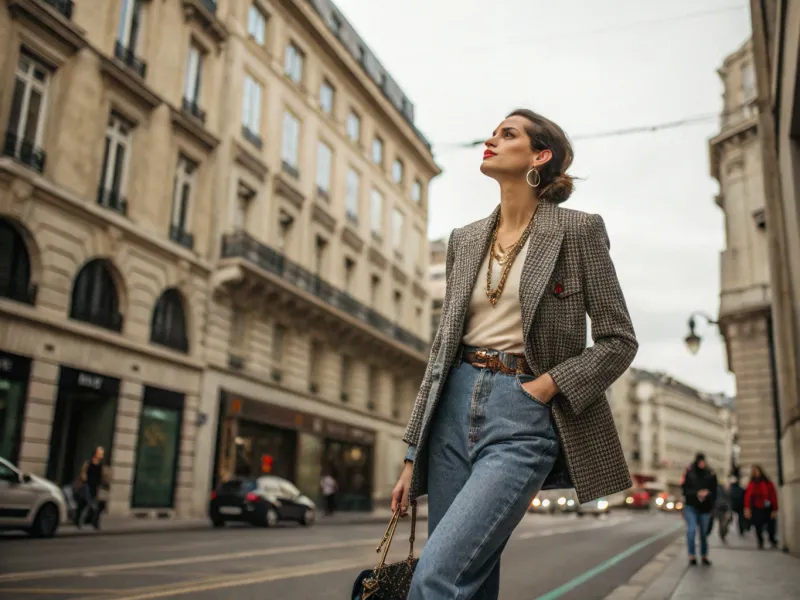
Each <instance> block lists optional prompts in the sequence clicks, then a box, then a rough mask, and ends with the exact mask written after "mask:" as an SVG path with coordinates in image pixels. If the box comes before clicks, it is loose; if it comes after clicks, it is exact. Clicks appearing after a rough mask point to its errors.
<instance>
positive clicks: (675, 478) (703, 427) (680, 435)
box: [608, 368, 734, 495]
mask: <svg viewBox="0 0 800 600" xmlns="http://www.w3.org/2000/svg"><path fill="white" fill-rule="evenodd" d="M608 398H609V402H610V404H611V408H612V411H613V413H614V421H615V422H616V424H617V430H618V431H619V434H620V440H621V441H622V447H623V452H624V453H625V457H626V459H627V461H628V466H629V468H630V471H631V475H632V476H633V478H634V481H638V482H642V483H644V484H645V485H646V487H648V488H651V489H654V490H661V491H668V492H670V493H672V494H675V495H679V494H680V484H681V476H682V475H683V471H684V469H685V468H686V466H687V465H689V464H690V463H691V462H692V460H693V459H694V456H695V454H696V453H697V452H704V453H705V455H706V457H707V460H708V463H709V464H710V466H711V467H712V468H713V469H714V470H715V471H716V472H717V475H718V477H719V478H720V479H722V478H724V477H727V475H728V473H729V472H730V464H731V454H732V449H733V431H734V419H733V401H732V400H731V399H730V398H727V397H725V396H724V395H715V394H705V393H703V392H700V391H698V390H696V389H694V388H692V387H690V386H688V385H685V384H683V383H681V382H680V381H677V380H676V379H674V378H672V377H670V376H668V375H666V374H664V373H653V372H650V371H645V370H643V369H635V368H631V369H629V370H628V371H626V372H625V374H624V375H623V376H622V377H621V378H620V379H618V380H617V381H616V382H615V383H614V384H613V385H612V387H611V388H610V390H609V393H608Z"/></svg>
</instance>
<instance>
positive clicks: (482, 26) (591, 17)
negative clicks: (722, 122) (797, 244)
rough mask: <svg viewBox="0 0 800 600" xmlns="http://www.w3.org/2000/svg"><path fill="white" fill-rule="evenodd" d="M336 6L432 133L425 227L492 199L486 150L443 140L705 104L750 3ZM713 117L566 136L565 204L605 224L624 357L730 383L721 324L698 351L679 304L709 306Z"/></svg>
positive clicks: (575, 130) (649, 115)
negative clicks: (627, 325) (436, 170)
mask: <svg viewBox="0 0 800 600" xmlns="http://www.w3.org/2000/svg"><path fill="white" fill-rule="evenodd" d="M336 3H337V6H338V7H339V8H340V9H341V10H342V12H343V13H344V15H345V16H346V17H347V18H348V20H350V22H351V23H352V24H353V25H354V26H355V28H356V29H357V30H358V32H359V33H360V34H361V36H362V37H363V38H364V40H365V42H366V43H367V45H369V46H370V48H371V49H372V51H373V52H374V53H375V54H376V55H377V56H378V58H379V59H380V61H381V62H382V63H383V65H384V66H385V67H386V68H387V69H388V70H389V72H390V73H391V74H392V76H393V77H394V78H395V80H396V81H398V83H399V84H400V85H401V87H402V88H403V90H404V91H405V93H406V94H407V95H408V96H409V97H410V98H411V100H412V102H414V104H415V105H416V123H417V125H418V126H419V127H420V129H421V130H422V131H423V132H424V133H425V135H426V136H427V137H428V138H429V139H430V140H431V141H432V142H433V143H434V153H435V156H436V160H437V162H438V163H439V164H440V165H441V166H442V168H443V169H444V173H443V174H442V175H441V176H440V177H439V178H437V179H436V180H435V181H434V182H433V183H432V185H431V189H430V222H429V231H428V233H429V237H431V238H436V237H441V236H444V235H446V234H447V233H449V232H450V231H451V230H452V229H453V228H455V227H459V226H462V225H464V224H466V223H468V222H471V221H474V220H477V219H480V218H483V217H485V216H486V215H488V214H489V213H490V212H491V210H492V209H493V207H494V206H495V205H496V203H497V202H498V201H499V197H498V193H497V188H496V184H495V183H494V182H493V181H491V180H488V179H486V178H485V177H484V176H483V175H481V174H480V172H479V171H478V166H479V165H480V161H481V154H482V149H481V148H473V149H467V150H463V149H453V148H452V147H448V144H452V143H454V142H455V143H457V142H466V141H470V140H473V139H481V138H484V137H486V136H487V135H489V134H490V132H491V131H492V129H493V128H494V127H495V126H496V125H497V124H498V123H499V122H500V121H501V120H502V119H503V117H504V116H505V114H506V113H507V112H509V111H510V110H511V109H513V108H516V107H517V106H523V107H528V108H532V109H534V110H536V111H537V112H540V113H542V114H544V115H545V116H547V117H549V118H551V119H553V120H554V121H556V122H557V123H559V124H560V125H561V126H562V127H563V128H564V129H565V130H566V131H567V133H568V134H569V135H570V136H573V137H576V136H581V135H586V134H593V133H598V132H605V131H610V130H616V129H624V128H628V127H636V126H640V125H651V124H657V123H663V122H671V121H677V120H680V119H682V118H684V117H693V116H697V115H706V114H716V113H718V112H719V111H720V109H721V94H722V83H721V81H720V78H719V77H718V75H717V73H716V70H717V68H719V67H720V65H721V64H722V60H723V59H724V57H725V56H726V55H727V54H730V53H731V52H733V51H734V50H736V49H737V48H738V47H739V46H740V45H741V44H742V43H743V42H744V41H745V40H746V39H747V37H748V35H749V31H750V22H749V12H748V8H747V4H748V3H747V1H746V0H672V1H671V2H663V1H660V0H604V1H600V0H559V1H558V2H554V1H553V0H496V1H495V2H487V1H485V0H484V1H481V2H478V1H476V0H461V1H459V2H456V1H454V0H449V1H447V0H404V1H403V2H402V3H401V4H397V3H395V4H393V5H391V7H389V6H387V4H386V3H385V2H376V1H368V0H336ZM400 6H402V9H401V8H399V7H400ZM698 13H704V14H698ZM689 15H694V16H689ZM718 126H719V125H718V121H716V120H710V121H705V122H701V123H697V124H694V125H690V126H686V127H681V128H677V129H673V130H665V131H660V132H653V133H643V134H635V135H628V136H621V137H610V138H604V139H600V140H585V141H575V154H576V160H575V164H574V165H573V167H572V169H571V173H572V174H573V175H577V176H579V177H582V178H584V180H583V181H581V182H579V185H578V188H577V190H576V193H575V195H574V196H573V197H572V198H571V199H570V200H569V201H568V202H567V203H566V205H565V206H567V207H569V208H576V209H580V210H586V211H589V212H596V213H599V214H601V215H603V217H604V219H605V221H606V225H607V227H608V231H609V236H610V237H611V252H612V256H613V258H614V261H615V263H616V266H617V270H618V272H619V276H620V279H621V281H622V285H623V289H624V290H625V294H626V297H627V300H628V305H629V308H630V309H631V313H632V316H633V322H634V326H635V327H636V331H637V335H638V337H639V341H640V344H641V346H640V349H639V354H638V356H637V358H636V361H635V362H634V365H635V366H638V367H641V368H645V369H650V370H663V371H666V372H668V373H670V374H672V375H673V376H675V377H677V378H679V379H681V380H683V381H685V382H686V383H688V384H690V385H693V386H695V387H698V388H699V389H701V390H705V391H711V392H715V391H724V392H727V393H729V394H733V393H735V383H734V379H733V377H732V376H731V375H730V374H729V373H728V372H727V369H726V364H725V362H726V359H725V352H724V345H723V343H722V338H721V336H720V335H719V333H718V331H717V330H716V329H715V328H713V327H706V326H705V324H704V323H703V324H702V325H701V326H700V328H699V331H698V333H699V334H700V335H701V336H703V338H704V339H703V345H702V347H701V350H700V353H699V354H698V356H696V357H692V356H690V355H689V354H688V352H687V351H686V349H685V347H684V344H683V337H684V336H685V335H686V332H687V329H686V321H687V318H688V316H689V314H690V313H691V312H692V311H694V310H702V311H705V312H707V313H709V314H711V315H712V316H715V315H716V313H717V309H718V304H719V253H720V251H721V250H722V249H723V248H724V245H725V240H724V229H723V227H724V220H723V214H722V211H721V210H720V209H719V208H717V206H716V205H715V204H714V200H713V199H714V196H715V194H716V193H717V190H718V186H717V183H716V182H715V181H714V180H713V179H712V178H711V177H710V175H709V165H708V146H707V140H708V139H709V138H710V137H712V136H713V135H714V134H715V133H716V132H717V128H718Z"/></svg>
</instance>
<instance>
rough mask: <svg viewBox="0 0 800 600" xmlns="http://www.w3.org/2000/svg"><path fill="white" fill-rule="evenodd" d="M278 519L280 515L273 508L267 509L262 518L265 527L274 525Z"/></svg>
mask: <svg viewBox="0 0 800 600" xmlns="http://www.w3.org/2000/svg"><path fill="white" fill-rule="evenodd" d="M278 521H280V516H279V515H278V511H277V510H275V509H274V508H268V509H267V516H266V517H265V518H264V524H265V525H266V526H267V527H275V526H276V525H277V524H278Z"/></svg>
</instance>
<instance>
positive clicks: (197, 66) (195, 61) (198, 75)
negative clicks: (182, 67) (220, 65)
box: [183, 42, 205, 121]
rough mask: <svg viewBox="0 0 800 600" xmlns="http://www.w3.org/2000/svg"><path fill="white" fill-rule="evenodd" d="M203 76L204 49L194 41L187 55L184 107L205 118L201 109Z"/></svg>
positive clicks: (187, 110)
mask: <svg viewBox="0 0 800 600" xmlns="http://www.w3.org/2000/svg"><path fill="white" fill-rule="evenodd" d="M202 76H203V51H202V50H201V49H200V47H199V46H198V45H197V44H195V43H194V42H192V43H191V44H189V53H188V54H187V55H186V78H185V79H184V83H183V109H184V110H185V111H186V112H188V113H190V114H191V115H193V116H195V117H197V118H199V119H200V120H203V121H204V120H205V113H204V112H203V111H202V110H200V86H201V83H202Z"/></svg>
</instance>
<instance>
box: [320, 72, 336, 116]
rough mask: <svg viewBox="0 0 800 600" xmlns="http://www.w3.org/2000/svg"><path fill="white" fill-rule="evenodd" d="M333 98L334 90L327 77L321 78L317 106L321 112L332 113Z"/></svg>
mask: <svg viewBox="0 0 800 600" xmlns="http://www.w3.org/2000/svg"><path fill="white" fill-rule="evenodd" d="M335 98H336V90H335V89H334V87H333V85H332V84H331V82H330V81H328V80H327V79H323V80H322V84H321V85H320V86H319V107H320V108H321V109H322V112H324V113H325V114H328V115H330V114H332V113H333V103H334V99H335Z"/></svg>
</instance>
